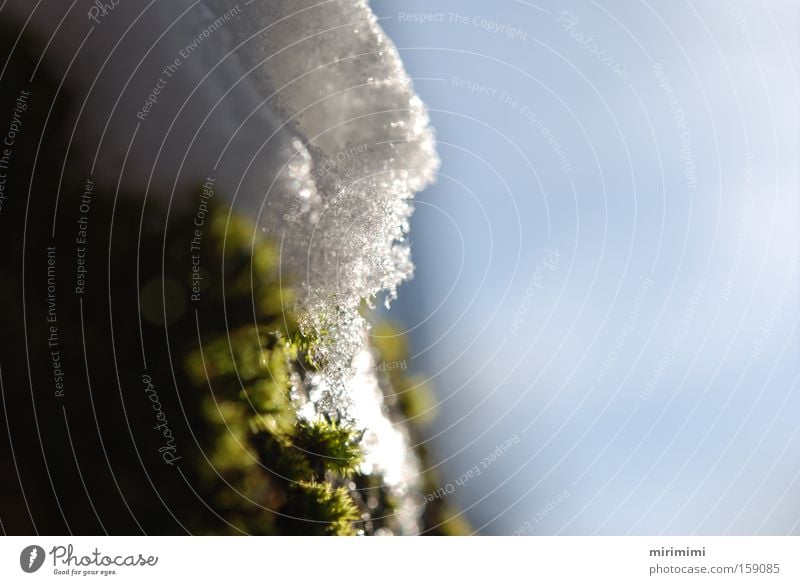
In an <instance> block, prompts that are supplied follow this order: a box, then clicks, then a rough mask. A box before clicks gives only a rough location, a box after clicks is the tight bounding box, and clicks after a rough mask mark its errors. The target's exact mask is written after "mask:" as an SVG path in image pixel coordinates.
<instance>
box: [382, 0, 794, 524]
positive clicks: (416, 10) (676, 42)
mask: <svg viewBox="0 0 800 585" xmlns="http://www.w3.org/2000/svg"><path fill="white" fill-rule="evenodd" d="M372 6H373V9H374V10H375V11H376V12H377V13H378V15H379V17H381V18H383V20H382V21H381V23H382V25H383V27H384V28H385V29H386V31H387V32H388V33H389V35H390V37H392V39H393V40H394V42H395V43H396V44H397V46H398V48H399V49H400V53H401V56H402V58H403V60H404V63H405V65H406V68H407V70H408V71H409V74H410V75H411V76H412V77H413V78H414V79H415V85H416V89H417V92H418V93H419V94H420V96H421V97H422V98H423V100H424V101H425V102H426V103H427V104H428V106H429V108H430V110H431V118H432V121H433V123H434V126H435V127H436V129H437V135H438V139H439V153H440V156H441V158H442V166H441V169H440V174H439V179H438V182H437V184H436V185H435V186H433V187H432V188H429V189H428V190H426V191H425V192H424V193H422V194H420V196H419V197H418V203H417V211H416V214H415V217H414V220H413V223H412V240H413V253H414V260H415V263H416V265H417V271H416V276H415V279H414V280H413V281H412V282H410V283H408V284H405V285H403V286H402V287H401V289H400V291H399V292H400V298H399V300H398V301H397V302H396V304H395V305H394V307H393V309H392V310H391V312H390V314H391V315H393V316H395V317H396V318H400V319H402V321H403V322H404V323H405V325H406V326H407V327H408V329H409V332H410V337H411V339H412V342H413V347H414V351H415V357H414V360H413V361H412V365H413V366H414V367H415V368H416V369H417V370H419V371H421V372H424V373H425V374H427V375H428V376H429V377H430V380H431V382H432V383H433V385H434V386H435V388H436V392H437V397H438V398H439V401H440V404H439V411H440V414H439V417H438V420H437V422H436V424H435V425H433V426H432V427H431V428H430V429H429V435H430V441H431V446H432V448H433V450H434V452H435V453H436V455H437V456H438V458H439V459H440V460H441V461H442V464H441V466H440V473H441V475H442V482H443V483H445V484H446V483H447V482H455V480H456V479H458V478H459V476H462V474H464V473H467V472H468V471H469V470H470V469H472V468H473V467H474V466H476V465H478V466H479V468H481V473H480V474H479V475H475V474H473V477H471V478H470V479H469V480H468V481H465V482H461V483H462V484H463V485H457V486H456V489H455V490H454V493H453V494H452V495H451V496H449V497H450V498H454V499H455V501H456V502H457V503H458V504H459V505H460V506H461V507H462V508H463V509H466V510H467V511H466V514H467V516H468V518H469V519H470V520H471V522H472V523H473V525H474V526H475V527H476V528H479V529H481V531H482V532H485V533H500V534H503V533H512V532H524V533H530V534H555V533H563V534H591V533H601V534H627V533H635V534H659V533H662V532H663V533H667V534H691V533H699V534H722V533H733V534H752V533H770V534H773V533H774V534H785V533H790V532H791V533H794V534H798V533H800V525H799V524H798V521H799V520H800V497H798V494H800V477H798V472H800V465H798V461H800V436H798V433H796V430H797V412H798V411H799V410H800V387H798V376H800V359H798V358H800V345H798V335H797V329H796V327H797V324H798V315H800V310H799V309H800V303H798V276H799V274H798V273H799V272H800V267H799V266H798V252H800V239H798V238H799V237H800V236H798V229H797V228H798V220H799V219H800V215H799V213H798V194H799V193H800V190H799V189H798V176H797V169H796V163H797V160H798V98H800V80H799V79H798V75H797V73H798V71H800V62H798V61H799V59H798V55H800V51H799V50H798V49H799V47H798V41H797V39H798V35H797V28H798V8H797V6H796V4H793V3H791V2H768V3H767V2H744V1H740V2H720V3H715V4H713V5H712V3H692V4H689V3H686V2H677V3H647V2H632V3H631V2H603V3H601V4H598V3H594V2H573V3H569V4H555V3H531V2H522V1H511V0H504V1H500V2H492V3H488V2H478V1H474V0H458V1H456V0H444V1H440V2H436V3H433V4H432V3H430V2H422V1H417V0H410V1H404V2H397V1H376V2H372ZM512 436H516V437H518V438H519V443H518V444H515V445H513V446H512V447H511V448H510V449H508V450H507V451H505V452H503V454H502V456H500V457H496V458H495V459H493V460H492V461H491V463H490V464H489V465H487V466H485V467H481V465H480V463H481V461H484V460H485V458H486V457H487V456H488V455H489V454H490V453H492V452H493V451H495V449H496V447H497V446H498V445H500V444H501V443H503V441H505V440H506V439H508V438H509V437H512ZM454 485H455V484H454ZM559 494H561V496H559ZM564 494H568V495H564ZM554 502H555V503H554Z"/></svg>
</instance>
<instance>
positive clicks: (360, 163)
mask: <svg viewBox="0 0 800 585" xmlns="http://www.w3.org/2000/svg"><path fill="white" fill-rule="evenodd" d="M211 4H212V5H213V6H214V7H215V10H216V11H217V12H218V13H222V12H223V11H224V10H225V9H226V7H227V6H228V4H227V3H225V2H222V1H220V0H214V1H212V3H211ZM259 10H260V12H258V13H256V12H252V13H250V14H249V17H248V18H247V19H244V21H243V22H242V23H241V25H240V26H237V27H236V35H237V37H236V43H237V45H239V44H241V47H240V48H239V50H238V52H237V54H238V55H239V56H240V58H241V59H242V61H243V63H244V68H245V69H247V70H252V71H253V75H254V76H255V78H256V80H257V81H256V83H258V84H259V87H260V88H261V91H262V92H263V93H264V94H266V95H269V96H270V100H269V102H270V104H273V106H274V107H275V108H276V109H277V110H278V111H279V112H280V113H281V114H282V115H283V118H284V119H285V120H286V125H287V126H288V127H289V128H292V130H293V132H294V133H296V135H297V136H298V137H302V140H303V145H304V146H305V147H306V148H307V151H306V150H303V151H302V152H301V153H300V154H299V155H298V156H299V157H303V159H302V160H303V161H304V163H303V164H304V165H305V164H306V162H307V155H306V152H308V153H310V156H311V162H312V168H311V169H310V171H309V172H310V175H311V177H313V180H314V182H315V187H314V188H312V189H309V191H313V192H315V193H316V197H317V199H315V200H314V203H313V205H312V207H313V213H303V212H300V213H289V214H283V215H281V214H280V213H277V214H276V213H274V211H273V212H270V211H269V210H268V211H267V213H264V214H262V217H261V225H262V226H263V227H264V229H265V231H266V232H268V233H271V234H276V233H280V234H281V236H282V252H281V254H282V259H283V265H284V266H285V267H286V269H287V271H289V273H290V274H292V273H293V274H292V275H293V276H294V277H295V278H296V279H300V280H301V283H302V292H303V295H302V297H301V306H300V313H301V317H302V321H301V322H302V325H303V326H304V327H305V329H306V330H307V331H308V332H311V333H313V334H314V335H315V336H316V337H317V338H318V341H319V343H318V344H317V347H318V349H317V351H318V354H317V356H316V357H317V358H318V360H319V361H320V363H322V364H324V368H325V373H326V375H327V377H328V381H329V384H330V391H329V393H328V395H327V396H326V398H325V400H323V401H322V402H321V406H323V407H324V408H327V409H328V410H331V411H334V410H335V411H338V412H340V413H345V414H347V412H348V410H349V406H348V403H349V402H350V396H349V393H348V391H347V380H348V379H349V378H350V377H351V376H352V368H351V365H350V362H351V360H352V359H353V357H354V356H355V355H356V354H357V353H358V351H359V350H360V349H361V348H362V346H363V331H364V329H365V327H366V322H365V321H364V319H363V318H362V317H361V316H360V314H359V309H360V307H361V304H362V301H363V300H365V299H366V300H367V301H369V302H371V301H372V300H373V299H375V298H376V297H377V296H378V295H379V294H381V293H385V294H386V298H387V300H389V299H392V298H394V297H395V296H396V294H397V292H396V291H397V286H398V285H399V284H400V283H401V282H402V281H404V280H406V279H407V278H409V277H410V276H411V274H412V272H413V264H412V262H411V258H410V250H409V246H408V243H407V241H406V238H407V234H408V218H409V216H410V215H411V212H412V205H411V202H410V200H411V198H412V196H413V195H414V193H415V192H417V191H419V190H420V189H422V188H423V187H424V186H425V185H426V184H428V183H429V182H430V181H431V180H432V178H433V176H434V173H435V171H436V168H437V166H438V159H437V157H436V153H435V147H434V138H433V133H432V131H431V128H430V125H429V121H428V115H427V112H426V110H425V107H424V106H423V104H422V102H421V100H420V99H419V98H418V97H417V96H416V95H415V94H414V91H413V88H412V86H411V82H410V80H409V79H408V76H407V75H406V73H405V71H404V69H403V66H402V63H401V61H400V58H399V56H398V54H397V51H396V49H395V47H394V45H392V43H391V42H390V41H389V40H388V39H387V37H386V36H385V34H384V33H383V31H382V30H381V29H380V27H379V26H378V23H377V21H376V18H375V15H374V14H373V13H372V11H371V10H370V9H369V7H368V5H367V3H366V2H363V1H361V2H353V1H349V2H344V1H340V2H323V3H320V2H318V1H315V0H303V1H298V0H279V1H273V2H267V3H264V4H263V7H262V8H260V9H259ZM296 166H297V165H296ZM282 196H284V194H283V193H276V192H274V191H272V192H270V193H269V194H268V196H267V200H268V201H269V199H270V198H275V197H278V198H280V197H282ZM289 198H290V199H291V195H289ZM295 198H296V199H297V200H298V201H305V199H306V198H305V197H298V196H295ZM268 205H269V204H268ZM293 205H294V207H295V209H296V208H297V207H298V205H297V204H296V203H294V204H293ZM284 207H285V206H283V207H281V206H278V208H279V209H278V210H279V211H280V209H283V208H284ZM298 268H302V273H299V274H298Z"/></svg>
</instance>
